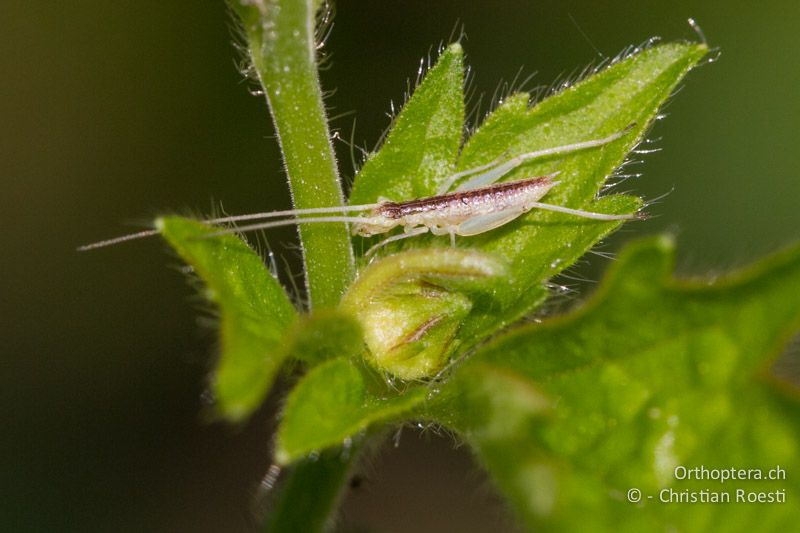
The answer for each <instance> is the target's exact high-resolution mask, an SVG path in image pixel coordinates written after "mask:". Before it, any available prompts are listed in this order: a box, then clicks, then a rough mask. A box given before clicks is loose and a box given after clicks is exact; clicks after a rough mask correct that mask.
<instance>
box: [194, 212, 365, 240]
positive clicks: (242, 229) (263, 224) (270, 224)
mask: <svg viewBox="0 0 800 533" xmlns="http://www.w3.org/2000/svg"><path fill="white" fill-rule="evenodd" d="M363 221H364V219H363V218H361V217H307V218H290V219H288V220H276V221H274V222H260V223H258V224H249V225H247V226H239V227H237V228H227V229H222V230H219V231H215V232H214V233H209V234H207V235H203V236H202V237H200V238H201V239H208V238H211V237H218V236H220V235H230V234H232V233H245V232H247V231H255V230H260V229H269V228H278V227H281V226H294V225H297V224H308V223H312V224H314V223H320V222H363Z"/></svg>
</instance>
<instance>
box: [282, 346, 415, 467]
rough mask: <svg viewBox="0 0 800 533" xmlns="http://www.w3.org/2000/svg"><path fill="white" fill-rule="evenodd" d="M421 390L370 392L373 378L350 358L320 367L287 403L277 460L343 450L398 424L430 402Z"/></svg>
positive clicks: (378, 390) (382, 389) (376, 390)
mask: <svg viewBox="0 0 800 533" xmlns="http://www.w3.org/2000/svg"><path fill="white" fill-rule="evenodd" d="M425 392H426V390H425V389H424V388H422V387H416V388H413V389H410V390H408V391H406V392H405V393H404V394H398V393H397V392H392V391H389V390H387V388H386V387H383V386H378V387H376V386H374V385H373V386H370V380H369V377H368V376H365V374H364V372H362V371H361V370H360V369H359V368H357V367H356V366H354V365H353V363H352V362H351V361H350V360H348V359H345V358H339V359H333V360H331V361H328V362H327V363H323V364H321V365H318V366H317V367H315V368H314V369H312V370H311V371H310V372H309V373H308V374H306V375H305V376H304V377H303V378H302V380H301V381H300V383H298V385H297V386H296V387H295V388H294V389H293V390H292V392H291V394H290V395H289V399H288V400H287V402H286V408H285V409H284V412H283V417H282V421H281V425H280V428H279V429H278V444H277V450H276V452H275V458H276V460H277V461H278V463H280V464H287V463H290V462H292V461H294V460H296V459H300V458H302V457H303V456H305V455H308V454H310V453H311V452H314V451H317V450H321V449H324V448H328V447H332V446H338V445H341V444H343V443H345V442H346V441H347V439H350V438H351V437H352V436H354V435H357V434H358V433H360V432H363V431H365V430H366V429H367V428H368V427H369V426H370V425H373V424H376V423H378V422H387V421H391V420H396V419H398V418H399V417H400V416H401V415H403V414H406V413H408V412H409V411H410V410H411V409H412V408H413V407H414V406H415V405H417V404H419V403H420V402H421V401H422V400H423V399H424V398H425Z"/></svg>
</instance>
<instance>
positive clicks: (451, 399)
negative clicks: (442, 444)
mask: <svg viewBox="0 0 800 533" xmlns="http://www.w3.org/2000/svg"><path fill="white" fill-rule="evenodd" d="M672 255H673V252H672V244H671V242H670V241H668V240H666V239H651V240H648V241H644V242H641V243H639V244H637V245H634V246H631V247H629V248H628V249H627V250H626V251H625V252H624V253H623V254H622V256H621V257H620V259H619V262H618V263H617V264H616V266H615V268H614V269H613V270H612V272H611V273H610V274H609V275H608V276H607V278H606V280H605V282H604V283H603V285H602V286H601V287H600V289H599V290H598V293H597V294H596V295H595V297H594V298H593V299H591V300H590V301H589V302H588V303H587V304H585V305H584V306H583V307H581V308H579V309H578V310H577V311H575V312H573V313H572V314H571V315H569V316H566V317H559V318H554V319H551V320H548V321H545V322H544V323H542V324H539V325H532V326H527V327H522V328H519V329H516V330H513V331H512V332H510V333H508V334H506V335H503V336H501V337H499V338H498V339H496V340H495V341H494V342H492V343H491V344H489V345H487V346H485V347H483V348H482V349H480V350H479V351H478V352H477V353H476V354H475V355H474V356H473V358H471V359H470V360H469V361H468V362H467V363H465V364H464V365H463V366H462V367H460V368H459V369H458V370H457V371H456V372H455V373H454V375H453V378H452V379H451V381H449V382H448V383H446V384H445V385H444V386H443V387H441V395H440V396H439V397H438V398H436V399H435V400H434V401H433V402H432V404H431V405H430V406H429V408H430V411H429V415H430V416H432V417H433V418H434V419H435V420H437V421H439V422H441V423H444V424H445V425H447V426H449V427H451V428H454V429H456V430H457V431H458V432H460V433H461V434H462V435H463V436H464V438H465V439H466V440H467V441H468V442H470V443H471V444H472V445H473V446H474V448H475V449H476V451H477V453H478V455H479V457H480V459H481V461H482V462H483V463H484V464H485V466H486V468H487V469H488V470H489V471H490V472H491V473H492V474H493V476H494V478H495V480H496V482H497V484H498V486H499V488H500V489H501V490H502V491H503V492H504V493H505V494H506V496H507V497H508V498H509V500H510V501H511V502H512V504H513V505H514V507H515V508H516V510H517V511H518V513H519V514H520V516H521V517H522V519H523V520H524V522H525V523H526V524H527V525H528V527H530V528H532V529H537V530H539V529H543V530H552V531H576V530H581V531H609V530H612V529H613V530H615V531H647V530H650V531H652V530H663V529H664V528H665V527H666V528H671V529H674V530H677V531H708V530H712V529H713V530H720V531H754V530H759V531H766V530H778V529H779V528H783V529H786V530H791V529H793V528H794V527H796V524H797V518H798V516H800V500H798V496H800V478H798V477H797V476H795V475H792V472H798V471H800V409H798V407H800V406H798V403H797V399H798V397H799V396H798V394H797V392H798V391H797V389H796V388H794V387H788V386H786V385H784V386H777V384H776V383H775V382H774V381H773V379H772V378H770V377H769V376H768V374H767V372H766V370H767V368H768V362H769V360H770V359H771V358H772V357H774V356H775V355H776V354H777V353H779V350H780V349H781V347H782V346H783V345H784V344H785V342H786V341H787V339H788V338H789V337H790V336H791V334H792V333H793V332H795V331H797V329H798V328H799V327H800V297H799V296H798V295H800V247H798V248H794V249H793V250H790V251H788V252H786V253H783V254H779V255H777V256H775V257H772V258H770V259H767V260H764V261H762V262H760V263H759V264H757V265H755V266H754V267H751V268H749V269H747V270H745V271H742V272H739V273H737V274H734V275H731V276H728V277H724V278H720V279H700V280H683V281H681V280H675V279H672V278H670V277H669V275H668V274H669V272H670V270H671V265H672ZM776 466H780V467H782V468H783V469H785V471H786V472H788V474H787V476H786V479H784V480H779V481H763V480H762V481H752V480H751V481H741V480H737V481H729V482H728V483H720V482H719V481H714V480H707V479H706V480H685V479H684V480H681V479H676V475H675V468H676V467H686V468H689V469H691V468H700V467H705V468H707V469H713V468H720V469H730V468H736V469H739V468H743V469H748V468H751V469H752V468H760V469H763V470H764V472H765V473H766V472H767V471H768V470H769V469H771V468H774V467H776ZM631 488H636V489H639V490H641V491H642V493H643V503H641V504H639V505H636V504H632V503H630V502H628V501H626V494H627V491H628V490H629V489H631ZM669 489H672V490H673V491H674V492H675V493H676V494H681V493H684V491H692V492H694V493H695V494H697V495H698V496H697V497H702V496H700V492H698V491H700V490H707V491H713V492H725V493H727V494H729V497H730V498H731V501H732V502H733V503H731V504H727V505H726V504H717V505H714V504H701V503H695V504H691V503H682V504H677V503H672V504H669V503H662V502H661V501H659V498H660V497H664V496H663V494H664V493H662V492H661V491H662V490H669ZM737 489H740V490H743V491H746V493H749V492H753V491H763V492H771V493H772V494H778V493H776V492H775V491H784V492H785V493H786V503H774V504H763V503H762V504H747V503H737V502H736V500H735V498H736V496H737V493H736V491H737ZM687 494H688V493H687ZM650 497H652V499H650Z"/></svg>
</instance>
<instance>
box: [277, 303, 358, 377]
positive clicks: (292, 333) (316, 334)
mask: <svg viewBox="0 0 800 533" xmlns="http://www.w3.org/2000/svg"><path fill="white" fill-rule="evenodd" d="M284 344H285V345H286V346H287V347H288V348H287V351H288V353H289V354H290V355H291V357H294V358H296V359H299V360H301V361H304V362H306V363H308V364H310V365H312V366H313V365H316V364H318V363H321V362H323V361H325V360H327V359H332V358H334V357H341V356H342V355H351V354H358V353H360V352H361V351H362V350H363V347H364V337H363V335H362V332H361V327H360V325H359V323H358V321H357V320H355V319H354V318H353V317H352V316H351V315H350V314H348V313H344V312H342V311H339V310H335V309H324V310H322V311H316V312H314V313H312V314H310V315H303V316H301V317H299V319H298V320H296V321H295V322H294V324H293V325H292V327H291V328H290V329H289V333H288V334H287V335H286V337H285V340H284Z"/></svg>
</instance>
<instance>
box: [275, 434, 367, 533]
mask: <svg viewBox="0 0 800 533" xmlns="http://www.w3.org/2000/svg"><path fill="white" fill-rule="evenodd" d="M358 448H359V446H353V447H352V448H350V449H349V450H348V451H347V455H346V456H345V455H343V454H342V453H341V452H339V451H338V450H333V451H328V452H324V453H322V454H321V455H320V456H319V457H318V458H316V459H305V460H303V461H300V462H299V463H296V464H295V465H294V466H292V467H291V471H290V473H289V476H288V479H286V480H285V481H284V483H283V485H282V487H281V492H280V494H279V495H278V498H277V500H276V502H275V506H274V508H273V509H272V510H271V512H270V513H269V516H268V518H267V522H266V524H265V528H264V531H266V532H269V533H281V532H289V531H307V532H309V533H313V532H319V531H325V530H326V529H328V528H327V527H326V526H327V525H328V524H329V520H330V514H331V511H332V510H333V509H335V508H336V507H337V504H338V503H339V499H340V497H341V493H342V488H343V487H344V486H345V483H346V481H347V476H348V474H349V473H350V469H351V467H352V466H353V464H354V463H355V460H356V458H357V454H358Z"/></svg>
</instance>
